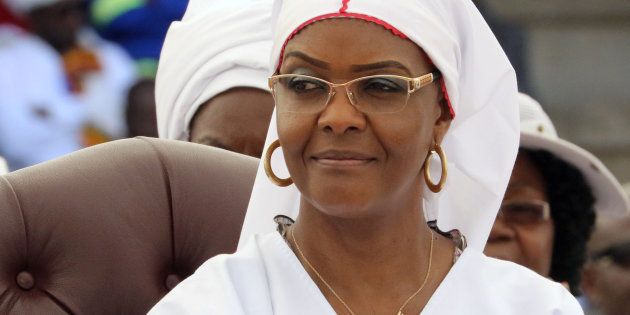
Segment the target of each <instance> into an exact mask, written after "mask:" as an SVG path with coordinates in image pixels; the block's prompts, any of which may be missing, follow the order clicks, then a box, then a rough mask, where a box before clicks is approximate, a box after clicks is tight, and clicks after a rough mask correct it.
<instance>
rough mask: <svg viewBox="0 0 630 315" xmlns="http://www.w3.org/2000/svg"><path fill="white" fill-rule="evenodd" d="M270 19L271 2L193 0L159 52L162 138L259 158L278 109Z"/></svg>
mask: <svg viewBox="0 0 630 315" xmlns="http://www.w3.org/2000/svg"><path fill="white" fill-rule="evenodd" d="M270 19H271V2H269V1H251V0H238V1H226V0H212V1H208V0H192V1H190V3H189V5H188V10H187V11H186V14H185V16H184V18H183V19H182V21H180V22H174V23H173V24H172V25H171V27H170V29H169V31H168V35H167V37H166V41H165V43H164V47H163V49H162V55H161V57H160V64H159V67H158V73H157V81H156V102H157V117H158V131H159V135H160V137H162V138H166V139H175V140H183V141H191V142H195V143H201V144H206V145H211V146H215V147H220V148H223V149H227V150H230V151H234V152H238V153H242V154H247V155H251V156H254V157H257V158H260V156H261V155H262V151H263V146H264V142H265V135H266V134H267V129H268V127H269V120H270V119H271V113H272V112H273V97H272V96H271V93H269V90H268V87H267V77H268V75H269V72H270V71H269V70H268V69H269V65H268V59H269V53H270V50H271V22H270Z"/></svg>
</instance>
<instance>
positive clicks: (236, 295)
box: [149, 235, 272, 315]
mask: <svg viewBox="0 0 630 315" xmlns="http://www.w3.org/2000/svg"><path fill="white" fill-rule="evenodd" d="M271 239H272V235H266V236H254V237H252V239H250V240H249V241H248V242H247V243H246V244H245V245H244V246H243V247H242V248H240V249H239V250H238V251H237V252H236V253H234V254H229V255H219V256H215V257H213V258H211V259H209V260H208V261H206V262H205V263H204V264H203V265H201V266H200V267H199V268H198V269H197V270H196V271H195V273H194V274H193V275H191V276H190V277H188V278H187V279H185V280H184V281H182V282H181V283H180V284H179V285H177V287H175V288H174V289H173V290H172V291H171V292H169V293H168V294H167V295H166V296H165V297H164V298H163V299H162V300H161V301H160V302H159V303H158V304H157V305H156V306H155V307H153V309H152V310H151V311H150V312H149V314H152V315H156V314H228V313H229V314H272V310H271V306H270V302H269V301H270V298H269V295H268V291H269V290H268V288H267V287H268V283H267V279H266V270H265V266H264V261H263V256H262V255H261V249H262V248H263V247H265V246H266V244H267V243H269V242H270V241H272V240H271Z"/></svg>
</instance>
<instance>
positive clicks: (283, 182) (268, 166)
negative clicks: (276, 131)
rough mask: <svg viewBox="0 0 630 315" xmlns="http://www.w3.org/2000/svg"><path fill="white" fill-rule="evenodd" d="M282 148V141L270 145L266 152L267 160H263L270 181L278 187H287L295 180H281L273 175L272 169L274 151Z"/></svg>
mask: <svg viewBox="0 0 630 315" xmlns="http://www.w3.org/2000/svg"><path fill="white" fill-rule="evenodd" d="M279 147H280V140H276V141H274V142H272V143H271V144H270V145H269V148H267V151H266V152H265V159H264V160H263V166H264V167H265V173H266V174H267V177H268V178H269V180H270V181H271V182H272V183H273V184H274V185H276V186H280V187H287V186H290V185H291V184H293V179H291V177H289V178H280V177H278V176H276V174H274V173H273V169H272V168H271V156H272V155H273V151H275V150H276V149H277V148H279Z"/></svg>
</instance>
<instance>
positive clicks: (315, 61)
mask: <svg viewBox="0 0 630 315" xmlns="http://www.w3.org/2000/svg"><path fill="white" fill-rule="evenodd" d="M290 57H296V58H300V59H302V60H304V61H306V62H308V63H310V64H312V65H314V66H316V67H318V68H322V69H330V63H328V62H325V61H322V60H319V59H316V58H313V57H311V56H309V55H307V54H305V53H303V52H301V51H291V52H288V53H287V54H286V55H285V56H284V59H285V60H286V59H289V58H290Z"/></svg>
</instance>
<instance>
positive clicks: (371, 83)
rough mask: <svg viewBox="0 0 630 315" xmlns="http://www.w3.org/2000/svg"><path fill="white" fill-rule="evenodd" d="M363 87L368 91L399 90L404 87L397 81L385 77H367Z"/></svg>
mask: <svg viewBox="0 0 630 315" xmlns="http://www.w3.org/2000/svg"><path fill="white" fill-rule="evenodd" d="M363 88H364V89H365V90H367V91H370V92H390V93H391V92H401V91H403V90H404V87H403V86H402V85H401V84H400V83H397V82H394V81H392V80H390V79H386V78H374V79H369V80H367V81H366V82H365V83H364V84H363Z"/></svg>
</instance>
